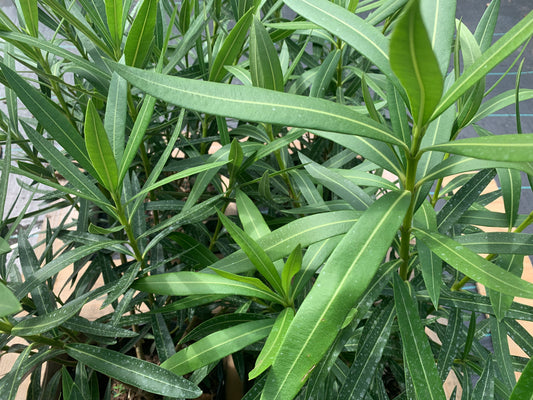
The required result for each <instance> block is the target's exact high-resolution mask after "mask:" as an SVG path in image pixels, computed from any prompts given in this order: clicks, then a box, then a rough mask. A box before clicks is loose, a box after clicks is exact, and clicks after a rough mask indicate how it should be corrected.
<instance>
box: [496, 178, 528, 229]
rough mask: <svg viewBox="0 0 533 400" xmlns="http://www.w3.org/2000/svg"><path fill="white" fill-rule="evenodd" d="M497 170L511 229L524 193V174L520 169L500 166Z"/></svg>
mask: <svg viewBox="0 0 533 400" xmlns="http://www.w3.org/2000/svg"><path fill="white" fill-rule="evenodd" d="M496 171H497V172H498V178H499V179H500V187H501V189H502V195H503V205H504V208H505V216H506V217H507V221H508V222H509V230H511V228H512V227H513V226H514V223H515V221H516V217H517V216H518V207H519V206H520V195H521V194H522V176H521V175H520V171H517V170H515V169H508V168H498V169H497V170H496Z"/></svg>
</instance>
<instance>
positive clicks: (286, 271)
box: [281, 245, 302, 295]
mask: <svg viewBox="0 0 533 400" xmlns="http://www.w3.org/2000/svg"><path fill="white" fill-rule="evenodd" d="M301 269H302V248H301V246H300V245H298V246H296V248H295V249H294V250H293V251H292V253H291V254H290V255H289V258H287V262H286V263H285V266H284V267H283V270H282V271H281V286H282V287H283V293H285V294H286V295H289V293H290V291H291V283H292V278H293V277H294V275H296V274H297V273H298V272H299V271H300V270H301Z"/></svg>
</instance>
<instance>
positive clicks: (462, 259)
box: [413, 228, 533, 299]
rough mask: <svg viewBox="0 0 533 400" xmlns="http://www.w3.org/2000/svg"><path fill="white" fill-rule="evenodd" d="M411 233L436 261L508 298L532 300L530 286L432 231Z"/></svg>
mask: <svg viewBox="0 0 533 400" xmlns="http://www.w3.org/2000/svg"><path fill="white" fill-rule="evenodd" d="M413 231H414V233H415V236H416V237H417V238H418V239H419V240H422V241H424V242H425V243H426V244H427V245H428V246H429V248H430V249H431V251H433V252H434V253H435V254H436V255H437V256H438V257H440V258H441V259H442V260H444V261H445V262H447V263H448V264H450V265H451V266H452V267H453V268H455V269H457V270H458V271H460V272H462V273H463V274H465V275H467V276H469V277H470V278H472V279H474V280H475V281H477V282H479V283H481V284H483V285H485V286H486V287H488V288H489V289H494V290H496V291H499V292H502V293H504V294H509V295H512V296H520V297H526V298H529V299H532V298H533V284H531V283H529V282H527V281H525V280H522V279H520V278H519V277H517V276H515V275H513V274H511V273H509V272H507V271H505V270H504V269H502V268H500V267H498V266H497V265H494V264H493V263H491V262H489V261H487V260H485V259H484V258H483V257H480V256H478V255H477V254H475V253H474V252H472V251H471V250H468V249H467V248H466V247H464V246H462V245H460V244H459V243H458V242H456V241H455V240H453V239H450V238H448V237H446V236H443V235H441V234H439V233H437V232H434V231H432V232H428V231H424V230H421V229H418V228H413Z"/></svg>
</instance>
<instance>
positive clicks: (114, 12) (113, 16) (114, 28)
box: [105, 0, 124, 49]
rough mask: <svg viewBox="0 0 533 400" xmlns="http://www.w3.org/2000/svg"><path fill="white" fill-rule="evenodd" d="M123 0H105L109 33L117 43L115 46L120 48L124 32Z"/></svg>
mask: <svg viewBox="0 0 533 400" xmlns="http://www.w3.org/2000/svg"><path fill="white" fill-rule="evenodd" d="M122 7H123V0H105V12H106V17H107V18H106V19H107V27H108V28H109V33H110V34H111V38H112V39H113V42H114V44H115V48H116V49H119V48H120V44H121V43H122V34H123V26H124V25H123V23H122V22H123V21H122V20H123V15H122Z"/></svg>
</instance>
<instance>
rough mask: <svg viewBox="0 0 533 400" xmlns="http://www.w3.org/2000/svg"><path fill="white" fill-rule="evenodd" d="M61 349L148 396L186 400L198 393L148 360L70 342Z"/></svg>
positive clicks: (195, 388) (182, 379) (192, 387)
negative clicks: (144, 391) (154, 394)
mask: <svg viewBox="0 0 533 400" xmlns="http://www.w3.org/2000/svg"><path fill="white" fill-rule="evenodd" d="M65 349H66V351H67V354H68V355H69V356H71V357H72V358H74V359H75V360H78V361H79V362H82V363H84V364H85V365H87V366H89V367H90V368H92V369H95V370H97V371H99V372H101V373H103V374H105V375H108V376H110V377H113V378H115V379H117V380H119V381H121V382H124V383H126V384H128V385H132V386H134V387H138V388H140V389H142V390H146V391H148V392H151V393H156V394H160V395H162V396H169V397H180V398H186V399H193V398H196V397H198V396H200V395H201V394H202V391H201V390H200V389H199V388H198V387H197V386H196V385H194V384H193V383H191V382H189V381H188V380H186V379H184V378H182V377H181V376H178V375H176V374H173V373H171V372H169V371H167V370H166V369H164V368H161V367H160V366H158V365H156V364H154V363H150V362H148V361H144V360H139V359H138V358H135V357H130V356H127V355H125V354H122V353H119V352H117V351H113V350H109V349H105V348H102V347H97V346H91V345H88V344H83V343H71V344H68V345H67V346H66V348H65Z"/></svg>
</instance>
